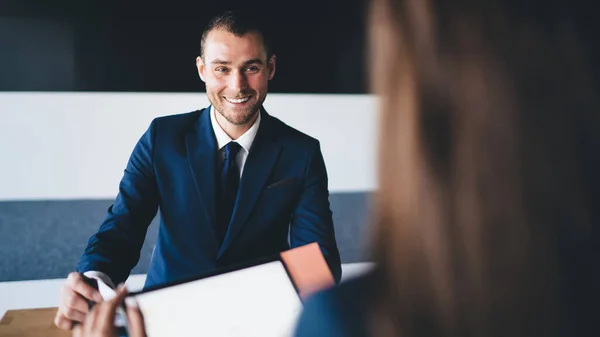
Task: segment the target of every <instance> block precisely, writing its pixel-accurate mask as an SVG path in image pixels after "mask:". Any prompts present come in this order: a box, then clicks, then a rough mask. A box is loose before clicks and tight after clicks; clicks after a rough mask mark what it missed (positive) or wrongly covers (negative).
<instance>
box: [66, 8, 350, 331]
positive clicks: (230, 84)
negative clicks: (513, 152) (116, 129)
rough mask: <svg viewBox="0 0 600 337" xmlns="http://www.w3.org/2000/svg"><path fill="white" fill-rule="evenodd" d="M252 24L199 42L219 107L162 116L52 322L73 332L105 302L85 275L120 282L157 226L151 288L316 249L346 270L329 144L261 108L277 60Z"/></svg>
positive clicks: (230, 18)
mask: <svg viewBox="0 0 600 337" xmlns="http://www.w3.org/2000/svg"><path fill="white" fill-rule="evenodd" d="M256 22H257V21H254V20H253V19H252V17H250V16H245V15H244V14H240V13H232V12H228V13H225V14H223V15H220V16H218V17H216V18H215V19H213V20H212V21H211V23H210V24H209V25H208V27H207V29H206V30H205V32H204V34H203V35H202V42H201V48H200V49H201V52H200V56H199V57H198V58H197V60H196V65H197V68H198V73H199V75H200V78H201V79H202V81H204V82H205V84H206V93H207V96H208V99H209V101H210V103H211V105H210V106H209V107H207V108H205V109H202V110H198V111H193V112H189V113H184V114H179V115H172V116H167V117H160V118H156V119H155V120H153V121H152V123H151V124H150V126H149V128H148V130H147V131H146V133H145V134H144V135H143V136H142V137H141V138H140V140H139V142H138V143H137V145H136V146H135V149H134V150H133V153H132V154H131V157H130V159H129V162H128V164H127V167H126V169H125V173H124V176H123V178H122V180H121V183H120V186H119V194H118V196H117V198H116V200H115V202H114V204H113V205H112V206H111V207H110V208H109V209H108V214H107V216H106V219H105V220H104V222H103V224H102V225H101V226H100V229H99V230H98V232H97V233H96V234H94V235H93V236H92V237H91V238H90V240H89V242H88V245H87V247H86V249H85V252H84V253H83V256H82V257H81V260H80V262H79V265H78V266H77V272H73V273H71V274H70V275H69V277H68V278H67V282H66V284H65V286H64V287H63V290H62V293H61V299H60V303H59V310H58V312H57V315H56V319H55V323H56V324H57V325H58V326H59V327H61V328H63V329H70V328H72V326H73V323H75V322H81V321H83V320H84V319H85V316H86V314H87V303H86V301H85V300H84V298H88V299H92V300H100V299H101V297H99V294H98V293H97V292H96V291H95V290H94V289H92V288H91V287H89V286H87V285H86V283H85V282H84V281H83V280H84V277H83V276H82V275H85V276H88V277H92V278H97V279H99V280H102V281H104V283H107V284H109V285H111V286H114V285H115V284H118V283H121V282H124V281H125V280H126V279H127V277H128V276H129V273H130V271H131V269H132V268H133V267H134V266H135V265H136V264H137V262H138V260H139V256H140V250H141V247H142V244H143V242H144V239H145V236H146V231H147V228H148V226H149V224H150V222H151V221H152V219H153V218H154V217H155V216H156V214H157V211H158V210H159V209H160V228H159V235H158V240H157V242H156V248H155V251H154V254H153V257H152V261H151V264H150V267H149V270H148V274H147V278H146V284H145V287H150V286H155V285H160V284H164V283H168V282H175V281H178V280H182V279H185V278H187V277H193V276H195V275H199V274H202V273H207V272H212V271H214V270H217V269H219V268H224V267H230V266H234V265H239V264H243V263H245V262H251V261H254V260H257V259H260V258H263V257H265V256H272V255H275V254H277V253H279V252H281V251H284V250H287V249H289V248H293V247H297V246H302V245H305V244H308V243H311V242H317V243H319V245H320V247H321V250H322V252H323V254H324V256H325V259H326V260H327V262H328V264H329V267H330V269H331V271H332V273H333V275H334V278H335V280H336V281H339V280H340V278H341V263H340V256H339V252H338V249H337V244H336V240H335V235H334V229H333V221H332V214H331V210H330V205H329V192H328V187H327V185H328V182H327V172H326V168H325V164H324V161H323V156H322V154H321V150H320V144H319V142H318V141H317V140H316V139H313V138H311V137H309V136H307V135H305V134H303V133H301V132H299V131H297V130H295V129H293V128H291V127H289V126H287V125H286V124H284V123H283V122H281V121H280V120H278V119H277V118H275V117H272V116H270V115H269V114H268V113H267V111H265V109H264V108H263V106H262V104H263V102H264V100H265V98H266V96H267V87H268V81H269V80H270V79H272V78H273V76H274V74H275V55H273V54H272V52H271V49H270V45H269V43H268V40H267V38H266V35H265V34H264V31H262V30H261V29H260V27H259V26H258V25H257V23H256Z"/></svg>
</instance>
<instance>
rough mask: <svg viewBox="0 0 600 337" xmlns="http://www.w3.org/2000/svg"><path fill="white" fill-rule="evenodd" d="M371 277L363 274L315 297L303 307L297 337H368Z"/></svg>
mask: <svg viewBox="0 0 600 337" xmlns="http://www.w3.org/2000/svg"><path fill="white" fill-rule="evenodd" d="M372 283H373V275H372V274H366V275H363V276H359V277H356V278H354V279H351V280H348V281H345V282H342V283H340V284H339V285H337V286H335V287H333V288H331V289H328V290H325V291H323V292H320V293H317V294H315V295H313V296H312V297H310V298H309V299H308V300H307V301H306V302H305V303H304V310H303V312H302V314H301V316H300V319H299V321H298V326H297V330H296V336H297V337H304V336H331V337H335V336H367V313H368V312H369V310H368V306H369V298H370V293H371V291H372V289H373V287H372Z"/></svg>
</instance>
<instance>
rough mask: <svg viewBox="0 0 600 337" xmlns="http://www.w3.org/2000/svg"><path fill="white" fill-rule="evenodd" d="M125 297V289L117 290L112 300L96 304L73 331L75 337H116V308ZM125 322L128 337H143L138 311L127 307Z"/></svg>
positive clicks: (144, 332)
mask: <svg viewBox="0 0 600 337" xmlns="http://www.w3.org/2000/svg"><path fill="white" fill-rule="evenodd" d="M126 295H127V290H126V289H125V287H121V288H119V289H118V290H117V294H116V296H115V297H114V298H112V299H110V300H108V301H105V302H103V303H100V304H96V305H95V306H94V307H93V308H92V311H91V312H90V313H89V314H88V315H87V317H86V319H85V322H84V323H83V324H78V325H77V326H76V327H75V328H74V329H73V336H75V337H117V336H118V333H117V329H116V328H115V325H114V322H115V314H116V311H117V308H118V307H119V306H120V305H122V304H123V300H124V299H125V296H126ZM127 322H128V327H129V329H128V330H129V331H128V333H129V336H130V337H145V336H146V330H145V328H144V319H143V317H142V314H141V313H140V310H139V309H138V308H137V307H136V308H132V307H127Z"/></svg>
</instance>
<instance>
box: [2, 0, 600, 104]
mask: <svg viewBox="0 0 600 337" xmlns="http://www.w3.org/2000/svg"><path fill="white" fill-rule="evenodd" d="M482 1H485V0H482ZM504 1H507V2H508V3H509V4H510V6H511V7H512V6H519V7H527V8H528V10H532V11H534V12H537V11H539V12H540V13H542V12H543V11H544V8H545V7H546V4H547V3H549V2H548V1H542V0H519V1H518V0H504ZM554 2H555V3H557V1H554ZM367 3H368V0H301V1H293V0H279V1H276V0H254V1H253V0H246V1H225V0H221V1H215V0H204V1H198V0H196V1H192V0H164V1H157V0H148V1H138V0H123V1H109V0H77V1H76V0H0V91H117V92H119V91H124V92H134V91H139V92H197V91H203V90H204V88H203V84H202V83H201V81H200V80H199V78H198V76H197V73H196V70H195V65H194V62H195V58H196V56H197V55H198V50H199V41H200V35H201V32H202V29H203V27H204V26H205V24H206V23H207V21H208V20H209V18H210V17H212V16H213V15H214V14H215V13H217V12H219V11H221V10H223V9H232V8H239V7H249V8H252V9H254V10H256V11H258V12H260V13H261V14H262V15H263V16H264V19H265V22H267V23H268V24H269V25H270V26H271V28H274V29H273V30H272V31H273V33H274V37H275V42H276V52H277V54H278V58H277V66H278V69H277V75H276V76H275V78H274V80H273V81H272V82H271V86H270V91H271V92H278V93H367V92H368V87H367V83H366V78H367V76H366V69H367V64H366V54H365V52H366V44H365V33H364V31H365V26H366V17H367V10H366V9H367ZM559 5H560V6H561V7H562V6H564V9H565V13H570V14H572V16H573V18H574V21H575V23H576V29H577V30H578V32H579V34H580V37H581V39H582V41H583V42H584V45H585V48H586V49H587V52H588V58H589V59H590V60H595V59H600V48H599V47H598V45H599V44H598V43H597V42H596V40H597V39H598V32H599V30H598V27H599V23H598V21H599V20H597V19H596V18H595V15H596V14H595V13H597V10H596V7H598V5H597V4H596V2H595V1H592V0H587V1H586V0H571V1H564V2H562V3H559ZM532 62H536V60H532ZM591 71H592V72H593V74H594V76H595V78H597V79H598V78H600V76H598V75H599V74H600V67H598V66H597V65H594V66H593V67H592V69H591Z"/></svg>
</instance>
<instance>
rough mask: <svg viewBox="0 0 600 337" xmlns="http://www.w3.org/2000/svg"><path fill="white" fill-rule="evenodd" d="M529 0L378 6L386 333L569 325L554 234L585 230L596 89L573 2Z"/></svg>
mask: <svg viewBox="0 0 600 337" xmlns="http://www.w3.org/2000/svg"><path fill="white" fill-rule="evenodd" d="M526 2H527V1H522V0H521V1H511V0H504V1H485V0H472V1H471V0H439V1H436V0H373V1H372V3H371V4H372V6H371V20H370V25H369V26H370V41H371V43H372V45H371V51H372V53H371V59H370V64H371V65H372V68H371V71H372V88H373V91H374V92H375V93H376V94H378V97H379V98H380V106H381V110H380V112H381V114H380V144H379V149H380V153H379V158H380V160H379V186H380V187H379V191H378V193H377V196H376V199H377V202H376V211H375V214H376V218H375V219H374V221H375V224H376V227H375V237H374V243H373V244H374V246H373V253H374V259H375V261H376V262H377V263H378V265H379V268H378V273H379V274H380V276H382V277H381V278H380V279H381V284H379V289H378V296H377V300H376V302H375V303H374V305H375V315H374V316H373V318H374V319H373V324H374V326H375V331H377V332H378V334H377V335H394V336H496V335H497V336H531V335H532V334H534V335H544V336H548V335H556V334H558V333H559V326H558V324H559V323H558V322H560V320H559V318H560V317H559V311H558V310H559V301H560V298H559V297H560V296H559V295H558V294H559V287H560V284H559V274H560V272H561V271H560V270H559V266H558V263H557V261H558V258H559V257H558V243H557V242H558V239H559V237H558V236H559V231H560V228H561V226H563V225H565V223H568V224H569V226H571V225H573V227H572V228H570V230H571V229H572V230H573V231H576V232H578V233H582V234H583V235H585V232H586V231H588V230H590V227H589V226H587V224H588V223H589V216H588V212H587V210H588V207H587V206H588V205H589V204H588V201H587V200H586V194H585V193H584V190H583V188H584V184H585V181H583V180H584V179H583V178H582V174H581V169H582V167H581V166H580V164H579V160H578V157H577V142H576V140H577V127H578V125H579V124H580V123H581V122H582V121H583V120H585V119H586V118H588V117H590V115H591V114H592V113H593V107H592V105H593V102H592V101H591V99H590V98H591V97H592V96H593V95H592V91H591V86H590V85H589V83H590V82H589V81H588V80H587V79H586V74H585V68H584V67H583V66H582V65H583V64H584V59H583V57H581V54H580V53H579V48H578V46H577V43H576V42H575V40H574V38H573V36H574V34H573V31H572V30H571V28H570V25H569V21H568V20H566V19H565V16H564V14H565V13H564V12H563V11H562V9H561V8H559V7H557V6H555V4H554V3H553V1H545V5H544V8H543V9H544V11H543V13H542V11H541V9H542V7H540V8H538V9H539V10H536V9H535V8H529V7H528V6H527V5H525V4H523V3H526ZM520 3H521V4H520ZM574 224H575V225H574Z"/></svg>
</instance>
